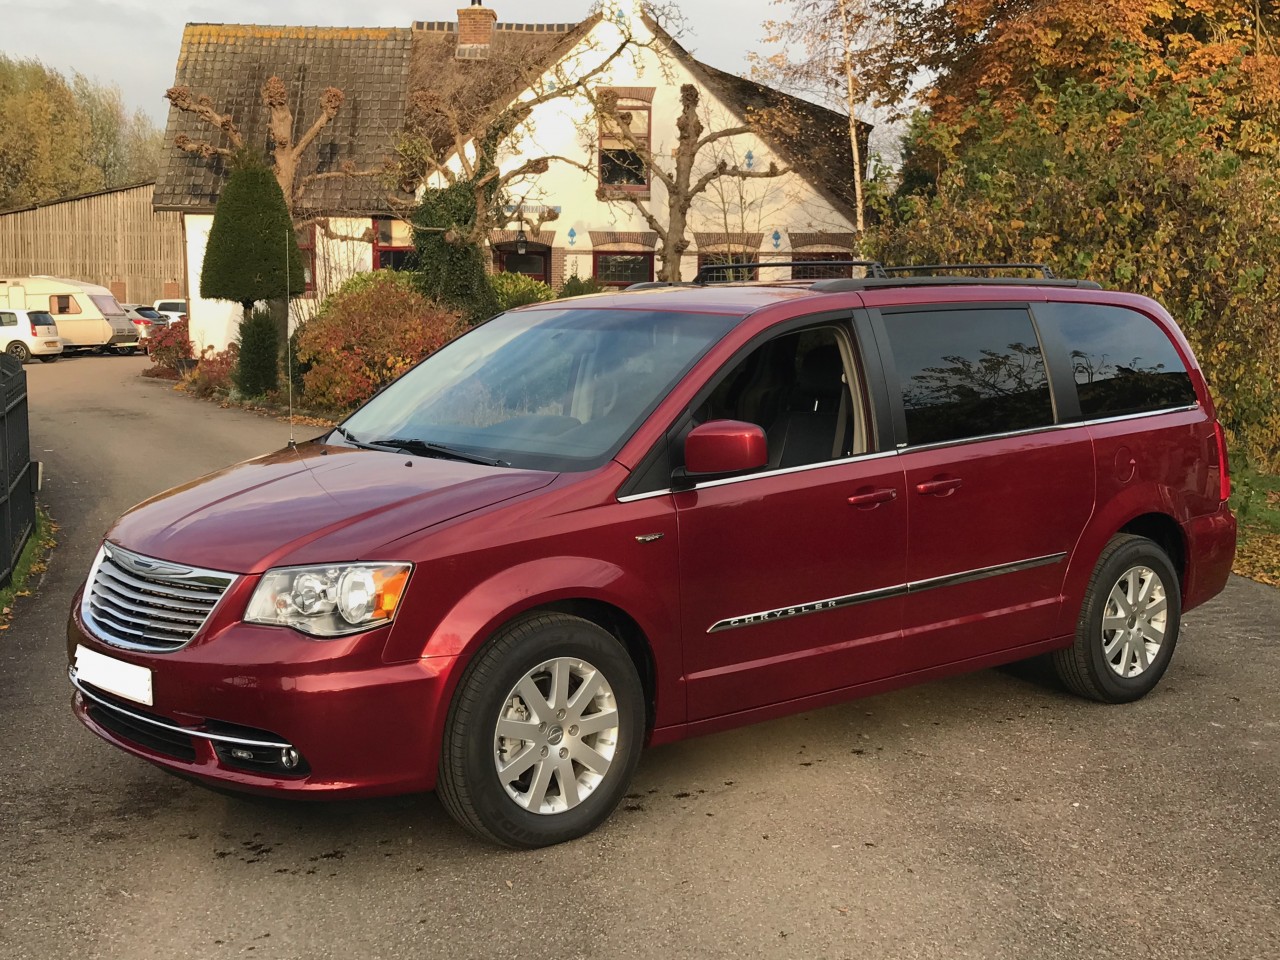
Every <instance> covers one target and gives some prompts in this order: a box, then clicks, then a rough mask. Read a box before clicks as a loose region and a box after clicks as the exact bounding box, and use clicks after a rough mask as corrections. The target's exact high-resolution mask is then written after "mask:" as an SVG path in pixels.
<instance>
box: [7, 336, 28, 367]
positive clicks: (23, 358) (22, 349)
mask: <svg viewBox="0 0 1280 960" xmlns="http://www.w3.org/2000/svg"><path fill="white" fill-rule="evenodd" d="M8 354H9V356H11V357H13V359H15V360H17V361H18V362H19V363H26V362H27V361H28V360H30V359H31V351H30V350H28V349H27V345H26V344H25V343H20V342H19V341H17V340H15V341H13V343H11V344H9V349H8Z"/></svg>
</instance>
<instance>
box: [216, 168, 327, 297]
mask: <svg viewBox="0 0 1280 960" xmlns="http://www.w3.org/2000/svg"><path fill="white" fill-rule="evenodd" d="M286 262H287V264H288V267H287V270H286ZM305 289H306V280H305V278H304V276H303V271H302V257H301V255H300V254H299V252H298V238H297V234H296V233H295V231H294V227H293V222H292V220H291V219H290V217H289V208H288V206H287V205H286V204H285V198H284V194H283V193H282V192H281V190H280V184H279V183H278V182H277V181H276V177H275V175H274V174H273V173H272V172H271V171H270V170H268V169H267V167H266V166H265V165H264V164H263V163H261V162H260V161H258V160H257V159H256V158H254V157H252V156H250V155H248V154H247V153H243V152H242V153H240V154H238V155H237V157H236V165H235V168H234V169H233V170H232V172H231V176H230V178H229V179H228V180H227V183H226V186H224V187H223V188H222V194H221V196H219V198H218V205H217V206H216V207H215V208H214V213H213V227H212V229H211V230H210V231H209V244H208V247H207V248H206V250H205V255H204V266H203V268H202V269H201V271H200V296H202V297H205V298H207V299H213V300H234V301H236V302H237V303H239V304H240V305H241V306H243V307H244V310H245V315H246V316H248V314H249V312H250V311H251V310H252V309H253V305H254V303H255V302H257V301H259V300H267V301H270V300H280V299H284V298H286V297H293V296H296V295H297V294H299V293H302V292H303V291H304V290H305Z"/></svg>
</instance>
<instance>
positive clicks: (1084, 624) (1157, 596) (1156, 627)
mask: <svg viewBox="0 0 1280 960" xmlns="http://www.w3.org/2000/svg"><path fill="white" fill-rule="evenodd" d="M1181 612H1182V591H1181V588H1180V586H1179V583H1178V575H1177V572H1176V571H1175V570H1174V569H1173V564H1171V563H1170V562H1169V557H1168V555H1167V554H1166V553H1165V552H1164V551H1163V550H1162V549H1160V547H1159V546H1158V545H1157V544H1155V543H1154V542H1152V541H1151V540H1148V539H1146V538H1145V537H1137V536H1132V535H1130V534H1120V535H1118V536H1115V537H1112V538H1111V540H1110V541H1109V542H1108V543H1107V546H1106V548H1105V549H1104V550H1103V551H1102V556H1101V557H1099V558H1098V565H1097V567H1095V568H1094V571H1093V576H1092V577H1091V578H1090V579H1089V587H1088V590H1087V592H1086V594H1085V600H1084V605H1083V607H1082V608H1081V610H1080V619H1079V622H1078V623H1077V624H1076V638H1075V643H1074V644H1073V645H1072V646H1071V647H1069V648H1068V649H1066V650H1058V651H1055V652H1054V654H1053V665H1054V669H1055V670H1056V672H1057V674H1058V676H1059V677H1060V678H1061V679H1062V682H1063V683H1064V684H1066V685H1067V687H1068V688H1069V689H1071V690H1072V691H1073V692H1074V693H1078V694H1079V695H1080V696H1082V697H1088V698H1089V699H1091V700H1100V701H1102V702H1103V703H1128V702H1130V701H1133V700H1137V699H1139V698H1141V697H1144V696H1146V695H1147V694H1148V693H1150V692H1151V691H1152V690H1153V689H1154V688H1155V686H1156V684H1157V683H1159V682H1160V678H1161V677H1162V676H1163V675H1164V672H1165V670H1166V669H1167V668H1168V666H1169V660H1170V658H1172V656H1173V649H1174V647H1175V646H1176V645H1177V642H1178V627H1179V625H1180V621H1181Z"/></svg>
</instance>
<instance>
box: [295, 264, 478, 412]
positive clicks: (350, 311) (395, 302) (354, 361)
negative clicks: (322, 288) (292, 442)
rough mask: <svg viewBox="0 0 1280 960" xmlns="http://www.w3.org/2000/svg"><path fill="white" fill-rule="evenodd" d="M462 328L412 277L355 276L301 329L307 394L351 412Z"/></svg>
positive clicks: (320, 403) (313, 402)
mask: <svg viewBox="0 0 1280 960" xmlns="http://www.w3.org/2000/svg"><path fill="white" fill-rule="evenodd" d="M465 329H466V324H465V323H464V321H463V319H462V317H461V316H460V315H459V314H458V313H457V312H455V311H453V310H449V309H447V308H445V307H441V306H439V305H438V304H435V303H432V302H431V301H430V300H428V299H427V298H426V297H424V296H423V295H422V294H421V293H419V292H418V291H417V290H416V289H415V288H414V285H413V282H412V280H411V278H409V277H407V276H404V275H401V274H397V273H395V272H394V271H390V270H380V271H378V272H376V273H374V274H370V275H365V276H363V277H353V278H352V279H351V280H349V281H347V283H346V284H344V285H343V287H342V288H341V289H340V290H339V291H338V292H337V293H335V294H333V296H331V297H329V299H328V300H326V301H325V302H324V304H323V305H322V306H321V308H320V310H319V312H318V313H317V314H316V315H315V316H314V317H312V318H311V319H310V320H308V321H307V322H306V323H305V324H304V325H303V326H302V328H301V329H300V331H299V334H298V365H299V367H303V366H304V365H305V366H306V367H307V369H306V370H305V372H304V373H303V375H302V381H303V397H304V399H305V401H306V403H307V404H309V405H311V406H314V407H318V408H323V409H328V410H333V411H345V410H350V409H352V408H353V407H356V406H358V405H359V404H361V403H363V402H364V401H365V400H367V399H369V397H371V396H373V394H374V393H376V392H377V391H378V389H379V388H380V387H382V386H383V385H384V384H386V383H389V382H390V381H392V380H394V379H395V378H396V377H398V376H400V375H401V374H402V373H404V372H405V371H406V370H408V369H409V368H410V367H412V366H413V365H414V364H416V363H417V362H418V361H419V360H421V359H422V358H423V357H425V356H426V355H427V354H429V353H432V352H434V351H436V350H438V349H440V347H442V346H444V345H445V344H446V343H448V342H449V341H450V340H452V339H453V338H454V337H456V336H457V335H458V334H459V333H461V332H462V331H463V330H465Z"/></svg>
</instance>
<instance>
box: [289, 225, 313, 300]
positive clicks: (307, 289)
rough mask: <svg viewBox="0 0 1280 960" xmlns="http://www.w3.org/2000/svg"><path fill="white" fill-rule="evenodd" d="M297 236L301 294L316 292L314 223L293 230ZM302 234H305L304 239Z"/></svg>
mask: <svg viewBox="0 0 1280 960" xmlns="http://www.w3.org/2000/svg"><path fill="white" fill-rule="evenodd" d="M294 233H295V235H296V236H297V238H298V253H299V254H301V255H302V263H303V266H302V269H303V274H302V276H303V280H304V284H303V294H304V295H306V294H314V293H315V292H316V225H315V223H314V222H313V223H309V224H307V225H306V226H305V227H299V228H298V229H297V230H295V231H294ZM303 234H305V235H306V237H305V240H304V237H303Z"/></svg>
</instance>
